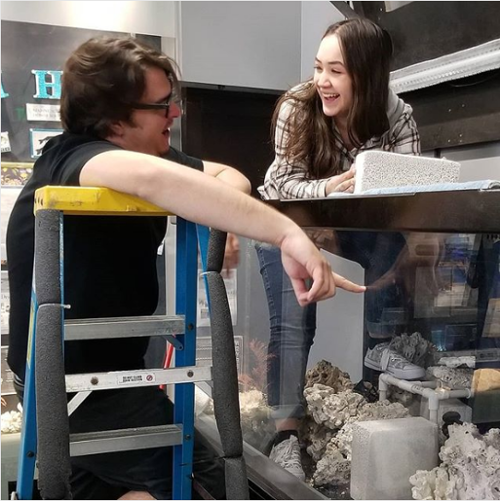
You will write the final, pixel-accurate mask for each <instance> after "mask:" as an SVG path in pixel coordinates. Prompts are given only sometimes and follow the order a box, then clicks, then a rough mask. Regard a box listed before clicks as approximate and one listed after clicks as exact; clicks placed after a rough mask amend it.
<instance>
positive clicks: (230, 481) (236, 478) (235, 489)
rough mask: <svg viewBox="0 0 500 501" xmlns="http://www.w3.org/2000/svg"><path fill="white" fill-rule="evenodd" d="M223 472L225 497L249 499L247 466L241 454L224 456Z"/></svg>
mask: <svg viewBox="0 0 500 501" xmlns="http://www.w3.org/2000/svg"><path fill="white" fill-rule="evenodd" d="M225 472H226V496H227V499H250V491H249V490H248V477H247V468H246V464H245V459H244V458H243V456H240V457H238V458H226V459H225Z"/></svg>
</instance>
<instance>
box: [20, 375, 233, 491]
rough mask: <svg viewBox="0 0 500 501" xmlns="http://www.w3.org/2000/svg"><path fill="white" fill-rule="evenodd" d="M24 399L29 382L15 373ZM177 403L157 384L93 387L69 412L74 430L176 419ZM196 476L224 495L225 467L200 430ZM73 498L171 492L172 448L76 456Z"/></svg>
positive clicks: (201, 481)
mask: <svg viewBox="0 0 500 501" xmlns="http://www.w3.org/2000/svg"><path fill="white" fill-rule="evenodd" d="M15 379H17V381H15V386H16V391H17V392H18V395H19V398H20V400H21V401H22V397H23V391H24V386H22V381H21V380H20V378H15ZM172 412H173V404H172V403H171V402H170V400H169V399H168V398H167V396H166V395H165V394H164V393H163V392H162V391H160V390H159V389H158V388H155V387H144V388H127V389H123V390H106V391H96V392H93V393H92V394H91V395H90V396H89V397H88V398H87V399H86V400H85V401H84V402H83V403H82V404H81V405H80V407H78V409H76V411H75V412H74V413H73V414H72V415H71V416H70V431H71V433H86V432H91V431H104V430H113V429H121V428H135V427H144V426H159V425H163V424H169V423H172ZM194 440H195V442H194V464H193V474H194V478H195V480H196V481H197V482H198V483H199V484H200V485H201V486H202V487H204V488H205V489H206V490H207V491H208V492H209V493H210V494H211V495H212V496H213V497H214V498H215V499H224V498H225V487H224V484H225V483H224V467H223V462H222V460H221V459H219V458H218V457H217V456H216V454H215V452H214V451H213V449H211V448H210V446H209V445H208V443H207V442H206V441H205V440H204V439H203V437H201V436H200V435H199V434H198V433H196V432H195V437H194ZM71 467H72V475H71V479H70V482H71V491H72V495H73V499H117V498H119V497H120V496H122V495H123V494H125V493H126V492H128V491H130V490H136V491H146V492H149V493H150V494H151V495H152V496H153V497H155V498H156V499H171V496H172V448H170V447H159V448H156V449H144V450H136V451H126V452H113V453H108V454H98V455H93V456H81V457H74V458H71Z"/></svg>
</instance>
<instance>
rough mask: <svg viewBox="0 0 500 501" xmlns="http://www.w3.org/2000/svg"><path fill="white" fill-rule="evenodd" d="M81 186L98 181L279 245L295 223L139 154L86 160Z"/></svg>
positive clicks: (218, 184)
mask: <svg viewBox="0 0 500 501" xmlns="http://www.w3.org/2000/svg"><path fill="white" fill-rule="evenodd" d="M80 183H81V184H82V185H83V186H102V187H107V188H111V189H114V190H117V191H121V192H124V193H129V194H131V195H135V196H138V197H140V198H143V199H145V200H148V201H149V202H151V203H154V204H155V205H158V206H159V207H162V208H164V209H166V210H168V211H171V212H172V213H174V214H177V215H179V216H181V217H183V218H185V219H187V220H190V221H193V222H196V223H200V224H203V225H206V226H211V227H214V228H218V229H220V230H223V231H229V232H232V233H236V234H239V235H242V236H245V237H248V238H254V239H256V240H260V241H263V242H268V243H271V244H273V245H277V246H280V245H281V243H282V241H283V240H284V239H285V237H286V236H287V235H290V234H294V233H297V232H300V231H301V230H300V229H299V228H298V226H297V225H296V224H295V223H293V222H292V221H291V220H289V219H288V218H286V217H285V216H283V215H282V214H280V213H278V212H277V211H275V210H274V209H272V208H271V207H268V206H266V205H264V204H263V203H261V202H259V201H257V200H255V199H253V198H251V197H249V196H247V195H245V194H243V193H241V192H240V191H238V190H237V189H235V188H232V187H231V186H228V185H227V184H226V183H224V182H222V181H221V180H219V179H218V178H214V177H212V176H209V175H206V174H204V173H201V172H199V171H196V170H194V169H189V168H185V167H183V166H180V165H178V164H176V163H174V162H170V161H168V160H163V159H160V158H157V157H153V156H150V155H143V154H140V153H132V152H123V151H112V152H106V153H102V154H100V155H97V156H96V157H94V158H93V159H92V160H90V161H89V162H88V163H87V164H86V165H85V167H84V168H83V170H82V172H81V174H80Z"/></svg>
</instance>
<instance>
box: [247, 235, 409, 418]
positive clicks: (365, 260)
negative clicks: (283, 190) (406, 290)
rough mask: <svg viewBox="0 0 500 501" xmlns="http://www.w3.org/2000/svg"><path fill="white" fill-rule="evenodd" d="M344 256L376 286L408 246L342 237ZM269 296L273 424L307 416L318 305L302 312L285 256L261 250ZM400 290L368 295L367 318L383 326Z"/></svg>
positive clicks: (386, 239)
mask: <svg viewBox="0 0 500 501" xmlns="http://www.w3.org/2000/svg"><path fill="white" fill-rule="evenodd" d="M337 237H338V240H339V247H340V248H339V251H340V252H339V255H342V256H343V257H345V258H347V259H351V260H353V261H356V262H358V263H359V264H361V266H363V268H365V270H366V283H367V284H370V283H373V282H374V280H376V279H377V278H379V277H381V276H382V275H383V274H384V273H386V272H387V270H389V268H390V267H391V266H392V264H393V263H394V262H395V260H396V258H397V256H398V255H399V253H400V252H401V250H402V249H403V247H404V245H405V239H404V237H403V236H402V235H401V234H400V233H375V232H365V231H363V232H337ZM255 247H256V250H257V256H258V259H259V265H260V273H261V275H262V280H263V283H264V288H265V291H266V296H267V301H268V306H269V320H270V326H271V334H270V340H269V346H268V355H269V362H268V366H269V371H268V378H267V381H268V389H267V391H268V403H269V406H270V407H271V415H272V417H273V418H274V419H285V418H297V419H300V418H302V417H303V416H304V409H305V406H304V397H303V390H304V380H305V372H306V368H307V359H308V357H309V352H310V350H311V346H312V344H313V342H314V336H315V333H316V303H313V304H309V305H307V306H305V307H302V306H300V305H299V303H298V302H297V299H296V297H295V293H294V291H293V288H292V284H291V282H290V279H289V278H288V275H287V274H286V273H285V271H284V269H283V265H282V262H281V251H280V250H279V249H278V248H276V247H272V246H270V245H267V244H260V243H258V244H256V246H255ZM400 304H401V297H400V295H399V293H398V291H397V288H396V287H389V288H387V289H386V290H384V291H382V292H381V291H379V292H378V293H366V294H365V317H366V320H368V321H370V322H377V321H380V317H381V314H382V311H383V309H384V307H387V306H399V305H400Z"/></svg>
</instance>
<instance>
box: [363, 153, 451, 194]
mask: <svg viewBox="0 0 500 501" xmlns="http://www.w3.org/2000/svg"><path fill="white" fill-rule="evenodd" d="M459 175H460V164H459V163H458V162H452V161H451V160H446V159H443V158H428V157H420V156H414V155H400V154H399V153H389V152H386V151H364V152H362V153H360V154H359V155H358V156H357V157H356V185H355V188H354V194H360V193H363V192H365V191H367V190H371V189H374V188H396V187H399V186H415V185H416V186H422V185H428V184H436V183H456V182H458V178H459Z"/></svg>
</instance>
